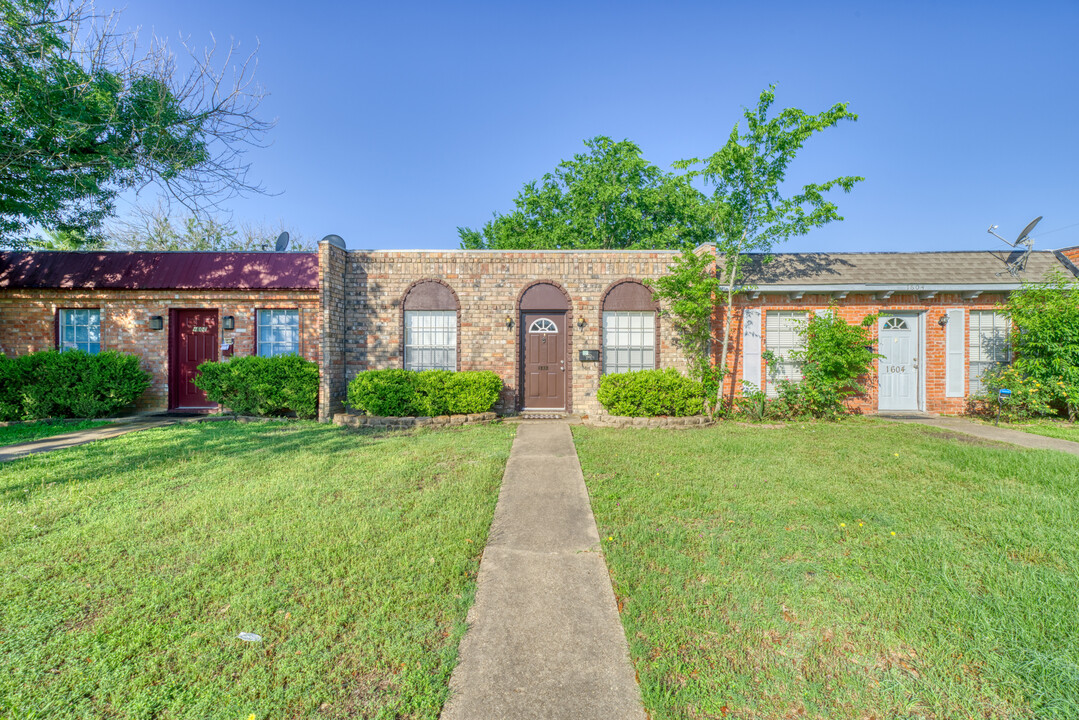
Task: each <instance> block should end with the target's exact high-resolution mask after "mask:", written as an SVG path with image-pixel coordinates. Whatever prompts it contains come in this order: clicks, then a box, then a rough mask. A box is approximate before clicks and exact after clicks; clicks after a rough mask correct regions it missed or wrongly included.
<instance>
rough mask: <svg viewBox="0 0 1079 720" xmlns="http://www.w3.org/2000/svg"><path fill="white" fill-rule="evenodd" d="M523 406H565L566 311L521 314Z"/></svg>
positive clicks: (540, 407)
mask: <svg viewBox="0 0 1079 720" xmlns="http://www.w3.org/2000/svg"><path fill="white" fill-rule="evenodd" d="M521 333H522V338H521V347H522V349H523V351H524V358H523V362H522V363H521V365H522V367H523V371H524V372H523V374H524V389H525V392H524V409H526V410H541V409H550V410H561V409H563V408H565V407H566V313H564V312H534V313H533V312H526V313H522V314H521Z"/></svg>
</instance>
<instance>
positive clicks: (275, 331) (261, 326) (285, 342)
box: [257, 309, 300, 357]
mask: <svg viewBox="0 0 1079 720" xmlns="http://www.w3.org/2000/svg"><path fill="white" fill-rule="evenodd" d="M257 324H258V350H259V355H261V356H262V357H276V356H278V355H299V354H300V311H299V310H288V309H274V310H259V311H258V318H257Z"/></svg>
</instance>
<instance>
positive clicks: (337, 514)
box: [0, 421, 513, 720]
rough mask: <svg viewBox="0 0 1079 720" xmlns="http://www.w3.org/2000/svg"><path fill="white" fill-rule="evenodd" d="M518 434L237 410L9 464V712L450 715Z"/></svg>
mask: <svg viewBox="0 0 1079 720" xmlns="http://www.w3.org/2000/svg"><path fill="white" fill-rule="evenodd" d="M512 435H513V431H512V429H511V428H509V427H506V426H501V425H491V426H477V427H469V428H464V429H461V430H459V431H452V432H446V431H443V432H429V433H423V432H421V433H416V434H415V435H403V434H393V433H382V434H379V433H371V432H367V433H357V432H348V431H344V430H342V429H341V428H337V427H332V426H325V425H318V424H316V423H301V422H297V423H250V424H241V423H234V422H227V421H222V422H213V423H190V424H183V425H178V426H172V427H168V428H162V429H155V430H144V431H141V432H138V433H133V434H130V435H126V436H124V437H120V438H116V439H113V440H107V441H102V442H97V443H91V444H89V445H85V446H81V447H77V448H72V449H68V450H62V451H58V452H54V453H48V454H45V455H37V456H32V457H28V458H25V459H20V460H16V461H13V462H10V463H8V464H6V465H5V466H4V469H3V473H2V476H0V698H2V700H0V717H5V718H12V719H13V720H14V719H29V718H51V717H58V716H62V717H69V718H147V719H149V718H162V719H165V718H168V719H169V720H173V719H177V718H200V719H202V718H210V717H212V718H247V717H249V715H251V714H254V716H255V717H256V718H259V719H260V720H261V719H262V718H275V719H276V718H312V717H319V718H341V717H369V718H436V717H437V716H438V713H439V710H440V708H441V707H442V704H443V702H444V700H445V697H446V693H447V683H448V681H449V676H450V672H451V671H452V669H453V666H454V664H455V663H456V656H457V645H458V641H459V639H460V637H461V636H462V634H463V632H464V629H465V625H464V619H465V613H466V611H467V609H468V608H469V606H470V605H471V604H472V600H473V595H474V589H475V577H476V571H477V568H478V561H479V556H480V553H481V551H482V548H483V547H484V544H485V541H486V537H487V531H488V528H489V526H490V522H491V516H492V514H493V511H494V505H495V501H496V499H497V493H498V488H499V484H500V479H501V476H502V472H503V469H504V465H505V461H506V458H507V456H508V454H509V449H510V444H511V442H512ZM244 631H246V632H254V633H257V634H259V635H261V636H262V637H263V641H262V642H261V643H245V642H242V641H240V640H238V639H236V636H237V634H238V633H240V632H244Z"/></svg>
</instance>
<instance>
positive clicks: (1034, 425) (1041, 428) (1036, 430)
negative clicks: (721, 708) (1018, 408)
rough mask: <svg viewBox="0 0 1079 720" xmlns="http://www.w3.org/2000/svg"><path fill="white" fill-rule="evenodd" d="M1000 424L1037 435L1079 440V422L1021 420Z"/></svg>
mask: <svg viewBox="0 0 1079 720" xmlns="http://www.w3.org/2000/svg"><path fill="white" fill-rule="evenodd" d="M1000 426H1001V427H1006V428H1010V429H1012V430H1022V431H1023V432H1028V433H1033V434H1035V435H1044V436H1046V437H1051V438H1059V439H1060V440H1073V441H1075V442H1079V423H1070V422H1068V421H1067V420H1020V421H1019V422H1014V423H1001V424H1000Z"/></svg>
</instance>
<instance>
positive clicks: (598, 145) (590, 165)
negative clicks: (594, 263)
mask: <svg viewBox="0 0 1079 720" xmlns="http://www.w3.org/2000/svg"><path fill="white" fill-rule="evenodd" d="M584 144H585V147H587V148H588V152H586V153H580V154H577V155H574V156H573V159H572V160H564V161H562V162H561V163H559V164H558V167H557V168H555V171H554V172H553V173H548V174H546V175H544V176H543V179H542V180H541V181H539V182H537V181H532V182H529V183H527V184H526V185H525V186H524V188H523V189H522V190H521V192H520V193H519V194H518V195H517V198H516V200H514V205H515V206H516V207H515V209H514V210H513V212H510V213H509V214H506V215H501V214H497V213H496V214H495V216H494V218H493V219H492V220H491V221H490V222H488V223H487V224H486V225H484V227H483V229H482V230H475V229H472V228H464V227H459V228H457V232H458V234H459V236H460V238H461V247H463V248H473V249H478V248H492V249H502V250H508V249H533V248H553V249H633V248H674V247H680V246H682V245H683V244H686V243H688V244H690V245H696V244H699V243H701V242H705V241H707V240H710V239H711V230H710V228H709V225H708V219H707V216H706V215H704V213H703V212H702V210H703V208H704V204H703V200H704V197H703V195H702V194H701V193H700V191H698V190H696V189H695V188H694V187H692V185H690V183H689V182H688V180H687V179H686V178H685V177H682V176H679V175H675V174H671V173H666V172H664V171H662V170H661V169H660V168H658V167H657V166H655V165H653V164H652V163H650V162H648V161H647V160H645V159H644V158H642V157H641V149H640V148H639V147H637V145H635V144H634V143H632V142H630V141H629V140H622V141H620V142H615V141H613V140H611V139H610V138H608V137H603V136H598V137H594V138H592V139H591V140H586V141H585V143H584Z"/></svg>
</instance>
